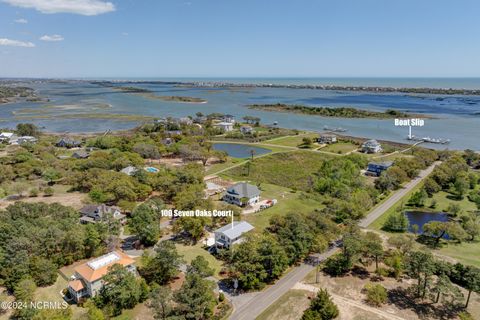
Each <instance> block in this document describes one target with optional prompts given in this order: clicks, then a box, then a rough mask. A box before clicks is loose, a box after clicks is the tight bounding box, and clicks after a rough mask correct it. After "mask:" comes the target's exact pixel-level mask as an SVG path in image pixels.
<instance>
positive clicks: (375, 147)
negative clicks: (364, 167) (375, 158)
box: [362, 140, 382, 153]
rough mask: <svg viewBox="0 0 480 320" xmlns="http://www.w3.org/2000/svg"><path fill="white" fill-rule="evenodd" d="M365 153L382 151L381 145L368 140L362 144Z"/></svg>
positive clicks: (375, 141)
mask: <svg viewBox="0 0 480 320" xmlns="http://www.w3.org/2000/svg"><path fill="white" fill-rule="evenodd" d="M362 151H363V152H365V153H378V152H381V151H382V145H381V144H380V143H379V142H378V141H377V140H368V141H365V142H364V143H363V144H362Z"/></svg>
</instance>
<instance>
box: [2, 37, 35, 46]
mask: <svg viewBox="0 0 480 320" xmlns="http://www.w3.org/2000/svg"><path fill="white" fill-rule="evenodd" d="M0 46H10V47H25V48H33V47H35V44H33V43H31V42H24V41H18V40H11V39H7V38H0Z"/></svg>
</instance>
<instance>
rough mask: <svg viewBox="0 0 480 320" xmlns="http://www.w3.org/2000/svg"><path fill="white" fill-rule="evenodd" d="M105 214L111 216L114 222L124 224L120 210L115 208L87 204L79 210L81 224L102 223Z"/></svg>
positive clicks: (123, 217)
mask: <svg viewBox="0 0 480 320" xmlns="http://www.w3.org/2000/svg"><path fill="white" fill-rule="evenodd" d="M107 214H111V215H112V217H113V218H114V219H115V220H118V221H120V222H121V223H124V222H125V218H126V216H125V215H124V214H122V212H121V210H120V208H118V207H115V206H107V205H106V204H100V205H99V204H88V205H86V206H84V207H83V208H81V209H80V215H81V217H80V222H81V223H97V222H102V221H103V220H104V219H105V218H106V215H107Z"/></svg>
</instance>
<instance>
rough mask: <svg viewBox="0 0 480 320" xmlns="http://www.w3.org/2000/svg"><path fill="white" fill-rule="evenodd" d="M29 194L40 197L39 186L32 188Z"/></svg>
mask: <svg viewBox="0 0 480 320" xmlns="http://www.w3.org/2000/svg"><path fill="white" fill-rule="evenodd" d="M28 195H29V196H30V197H32V198H34V197H38V189H37V188H33V189H30V191H29V193H28Z"/></svg>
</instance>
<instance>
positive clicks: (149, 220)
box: [129, 204, 162, 245]
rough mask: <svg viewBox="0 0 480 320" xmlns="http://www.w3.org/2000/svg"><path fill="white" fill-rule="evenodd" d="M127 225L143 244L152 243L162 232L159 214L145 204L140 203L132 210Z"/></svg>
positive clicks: (155, 241)
mask: <svg viewBox="0 0 480 320" xmlns="http://www.w3.org/2000/svg"><path fill="white" fill-rule="evenodd" d="M129 227H130V229H131V230H132V232H133V233H134V234H136V235H137V236H138V238H139V239H140V241H141V242H142V243H144V244H145V245H154V244H155V243H157V241H158V239H159V238H160V236H161V234H162V232H161V230H160V216H159V215H158V213H157V212H156V211H154V210H153V209H152V207H151V206H149V205H147V204H141V205H139V206H138V207H136V208H135V209H134V210H133V212H132V219H131V220H130V223H129Z"/></svg>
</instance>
